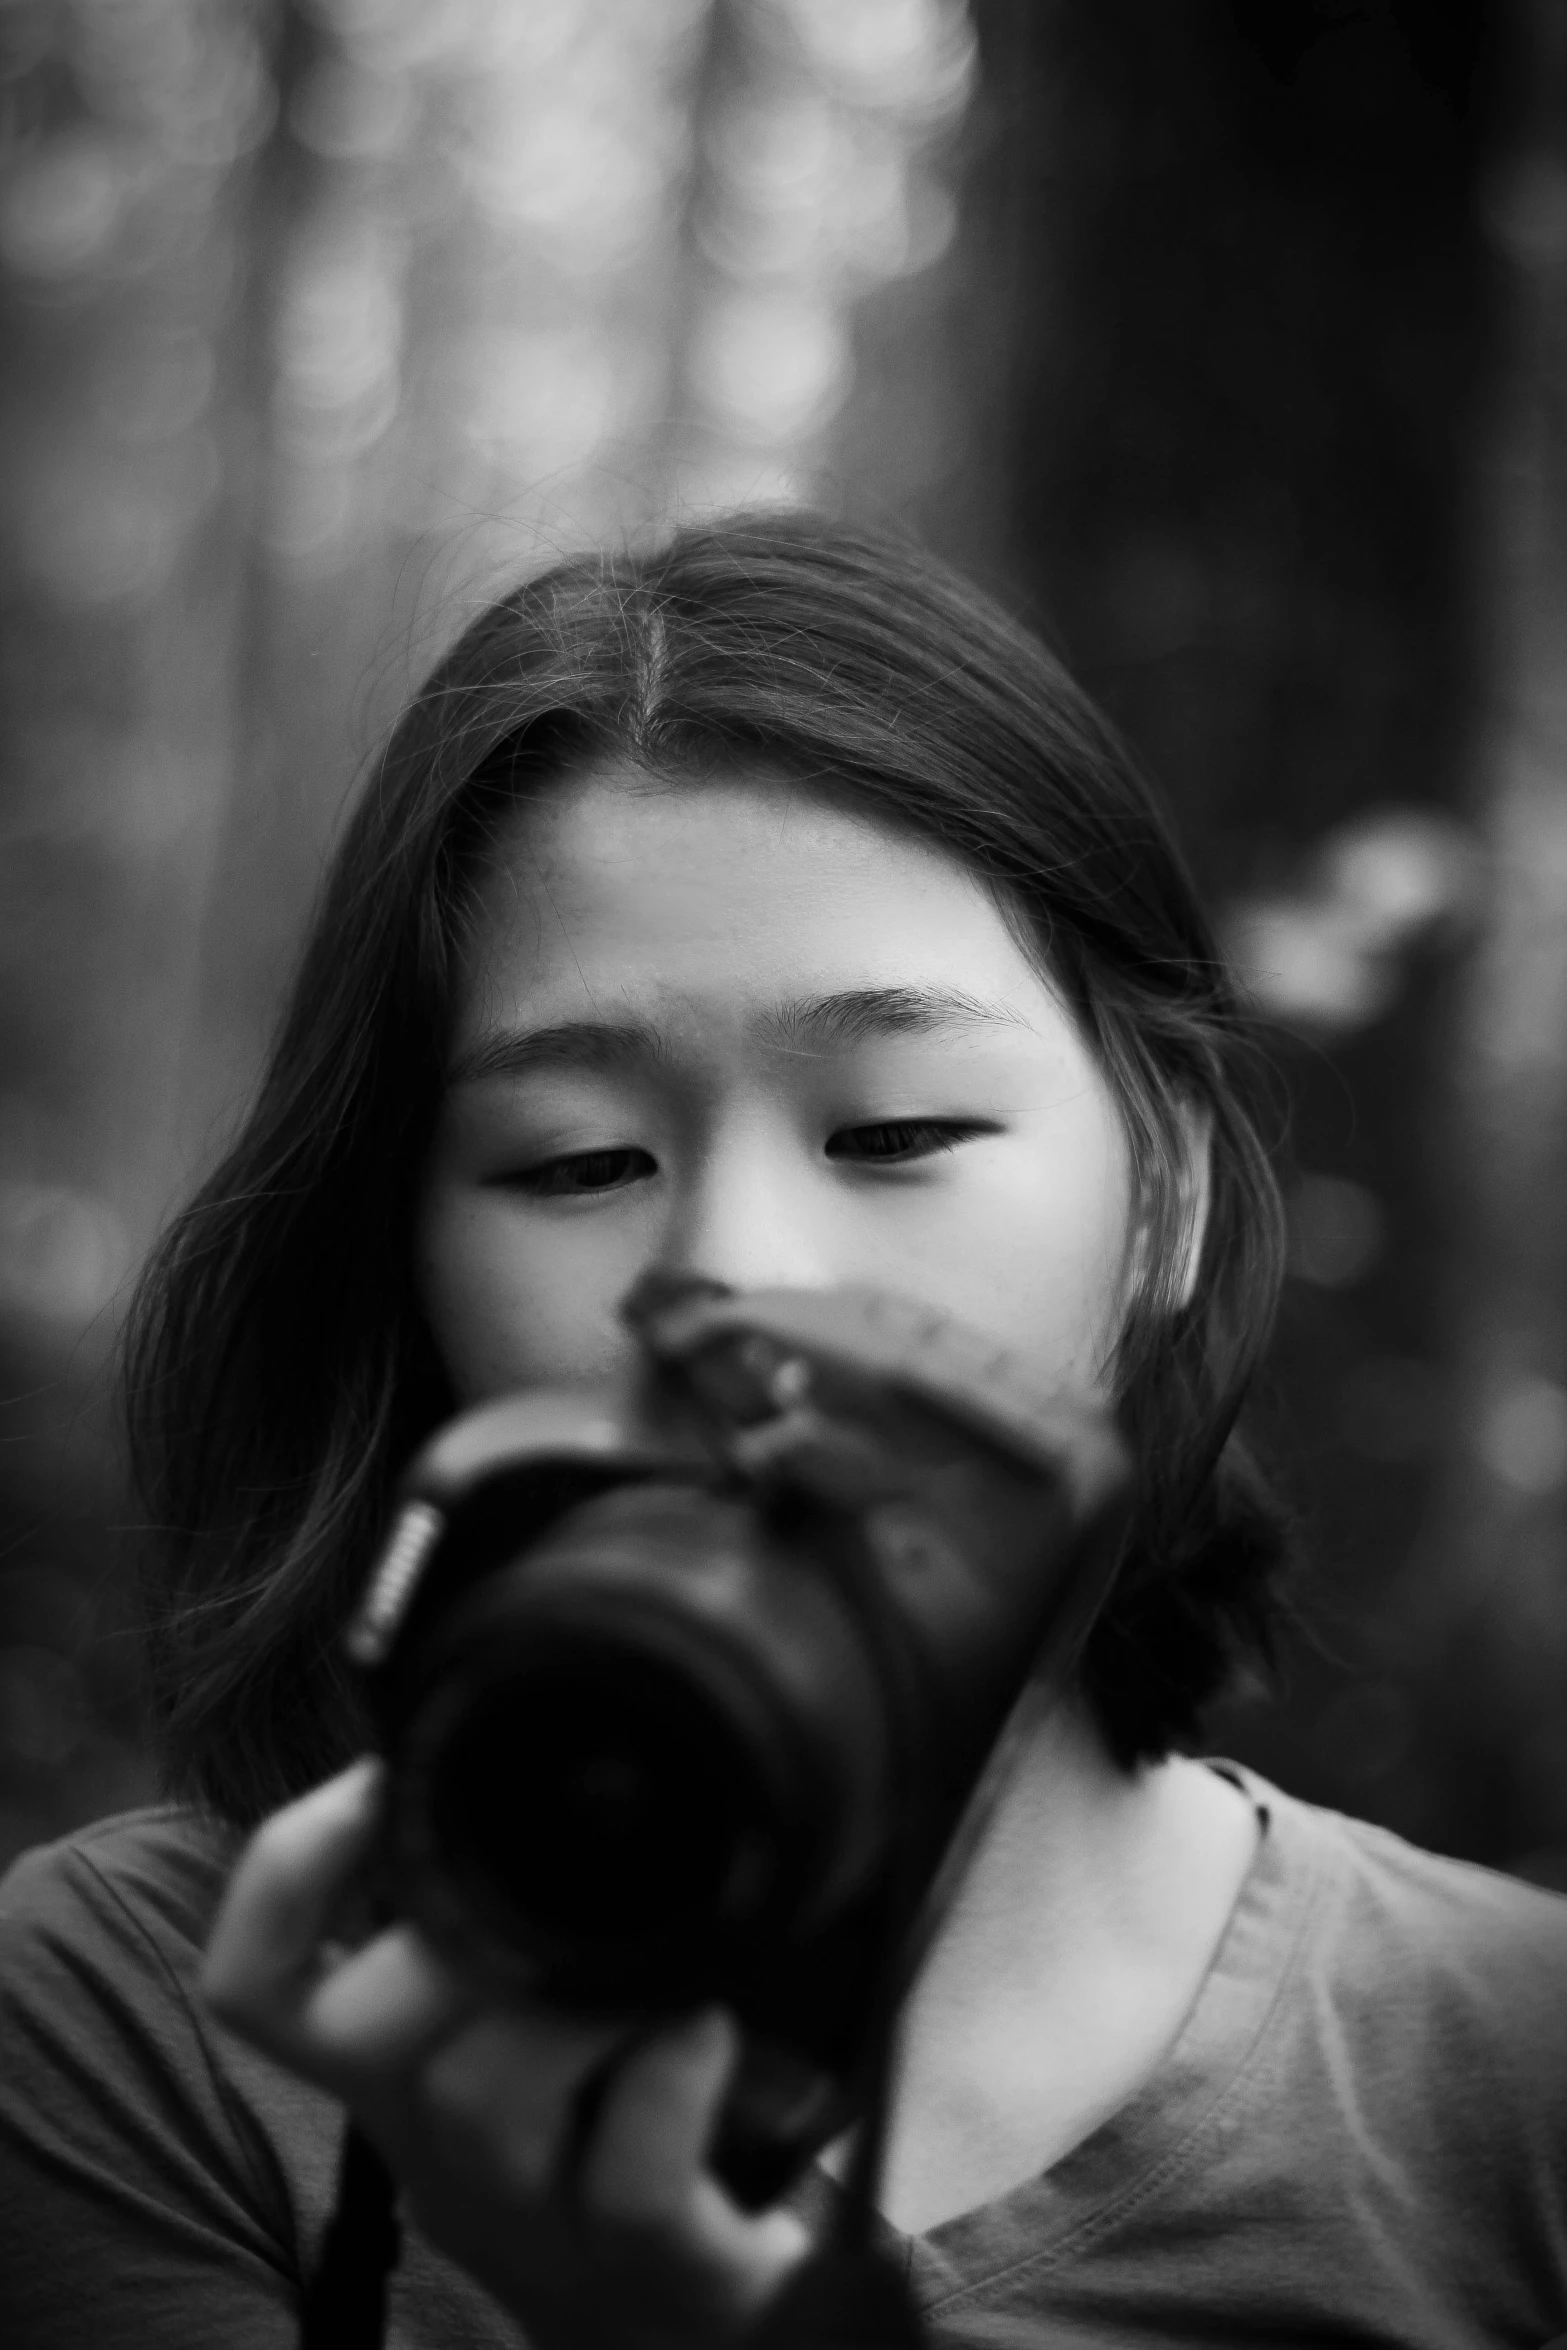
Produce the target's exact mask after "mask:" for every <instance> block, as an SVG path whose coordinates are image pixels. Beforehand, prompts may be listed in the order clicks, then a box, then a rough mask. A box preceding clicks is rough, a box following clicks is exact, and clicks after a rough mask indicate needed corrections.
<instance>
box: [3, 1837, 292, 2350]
mask: <svg viewBox="0 0 1567 2350" xmlns="http://www.w3.org/2000/svg"><path fill="white" fill-rule="evenodd" d="M159 1923H160V1921H159V1919H158V1917H157V1915H156V1914H154V1915H153V1916H151V1917H148V1916H146V1915H141V1914H138V1906H137V1904H136V1903H135V1902H134V1900H131V1899H127V1897H126V1894H125V1892H124V1891H123V1890H122V1889H120V1888H118V1887H117V1886H116V1885H115V1883H114V1881H113V1877H112V1873H110V1872H108V1871H105V1870H103V1869H102V1868H100V1867H97V1866H95V1864H94V1860H93V1858H92V1855H91V1846H90V1844H89V1845H86V1846H76V1845H65V1846H57V1847H54V1848H52V1849H51V1850H48V1851H44V1852H40V1853H36V1854H29V1855H28V1856H27V1857H26V1858H25V1859H24V1860H23V1861H21V1862H20V1863H18V1864H17V1866H16V1867H15V1868H14V1869H13V1870H12V1871H11V1874H10V1875H9V1877H8V1878H7V1879H6V1880H5V1883H4V1884H3V1886H0V2337H3V2339H4V2340H5V2341H6V2342H7V2343H10V2344H15V2345H18V2350H133V2346H134V2350H144V2346H145V2350H151V2346H152V2345H156V2346H157V2350H217V2346H219V2345H221V2346H222V2350H293V2345H294V2343H295V2342H296V2340H297V2336H298V2307H299V2302H298V2293H299V2253H298V2249H297V2229H296V2223H295V2215H294V2213H293V2212H292V2211H291V2208H290V2199H289V2193H288V2189H287V2187H286V2185H285V2182H284V2180H283V2178H282V2176H281V2172H280V2170H279V2166H278V2164H277V2162H276V2159H275V2156H273V2155H272V2154H271V2153H270V2152H269V2149H268V2147H267V2144H266V2141H265V2138H264V2136H263V2134H262V2133H261V2132H260V2131H259V2130H258V2129H257V2127H256V2126H255V2123H254V2120H253V2117H251V2116H250V2115H249V2114H248V2113H247V2110H246V2107H245V2103H244V2100H243V2097H242V2096H241V2094H240V2093H239V2092H238V2090H237V2089H236V2087H235V2085H234V2083H233V2081H232V2080H231V2079H228V2078H225V2075H224V2072H223V2070H222V2069H221V2068H220V2066H219V2064H218V2063H217V2062H216V2061H215V2056H214V2048H213V2043H212V2038H211V2034H212V2030H213V2027H212V2026H210V2025H209V2024H208V2023H207V2022H206V2019H205V2018H204V2016H202V2015H201V2014H200V2013H199V2012H198V2009H197V2006H196V2003H195V2000H194V1997H193V1995H192V1990H191V1984H190V1980H189V1976H190V1974H193V1971H194V1951H195V1949H196V1948H197V1947H198V1945H196V1944H192V1945H191V1952H192V1958H191V1965H190V1967H189V1968H188V1969H187V1968H185V1967H182V1965H181V1963H180V1946H179V1937H178V1935H177V1934H171V1935H168V1936H165V1935H162V1934H160V1932H159V1930H158V1929H159Z"/></svg>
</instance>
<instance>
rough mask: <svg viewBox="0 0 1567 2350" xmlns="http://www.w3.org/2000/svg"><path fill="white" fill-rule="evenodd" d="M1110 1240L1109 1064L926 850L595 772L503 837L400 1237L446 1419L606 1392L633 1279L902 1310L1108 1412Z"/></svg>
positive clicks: (751, 798) (751, 781) (836, 818)
mask: <svg viewBox="0 0 1567 2350" xmlns="http://www.w3.org/2000/svg"><path fill="white" fill-rule="evenodd" d="M1131 1220H1132V1186H1131V1178H1130V1164H1129V1155H1128V1150H1127V1144H1126V1139H1125V1135H1124V1131H1123V1128H1122V1125H1121V1121H1120V1118H1119V1116H1118V1114H1117V1111H1116V1108H1115V1105H1114V1102H1113V1100H1112V1097H1111V1095H1110V1092H1109V1089H1108V1087H1107V1085H1106V1083H1105V1081H1104V1079H1103V1077H1102V1076H1101V1075H1100V1074H1099V1071H1098V1069H1097V1068H1096V1066H1095V1064H1094V1062H1093V1061H1092V1059H1091V1058H1090V1056H1089V1054H1088V1052H1087V1050H1086V1048H1085V1046H1084V1044H1083V1042H1082V1040H1081V1038H1080V1037H1079V1035H1078V1033H1077V1030H1076V1027H1075V1025H1074V1023H1073V1021H1072V1020H1071V1019H1070V1017H1069V1016H1068V1014H1067V1013H1066V1011H1065V1010H1064V1009H1063V1007H1062V1005H1061V1004H1060V1003H1059V1002H1058V1001H1057V999H1056V996H1055V995H1054V993H1053V992H1052V990H1051V988H1050V987H1049V986H1048V985H1047V984H1046V982H1045V981H1044V980H1043V979H1042V978H1041V976H1040V974H1039V972H1038V971H1037V970H1036V969H1035V967H1034V965H1033V963H1032V962H1031V961H1030V959H1029V957H1028V956H1027V955H1026V954H1025V952H1024V951H1023V949H1022V947H1021V946H1020V945H1019V944H1018V942H1017V939H1016V938H1015V937H1014V935H1013V933H1012V930H1011V929H1010V927H1009V926H1008V923H1007V922H1006V920H1005V919H1004V917H1003V915H1002V914H1001V912H1000V911H999V910H998V907H997V905H996V903H995V902H994V900H993V899H992V898H991V896H990V895H989V893H988V892H987V890H986V888H985V887H984V885H983V883H981V882H980V881H978V880H977V879H976V878H975V877H974V876H973V875H971V874H970V873H969V872H968V870H967V869H966V868H965V867H964V866H962V865H960V864H958V863H957V862H956V861H955V860H953V859H952V858H950V857H948V856H946V855H945V854H944V853H943V852H942V851H941V850H940V849H939V848H937V847H936V846H935V845H934V844H931V845H926V844H925V843H922V842H921V841H919V840H917V839H914V838H912V837H906V836H904V835H903V834H901V833H899V832H896V831H891V830H886V829H884V828H883V827H882V826H881V825H880V824H878V823H877V822H876V821H874V819H872V818H870V817H867V816H864V815H856V814H852V813H850V812H848V811H847V810H846V809H844V808H841V807H835V806H832V805H830V804H827V803H825V802H823V801H821V800H819V799H817V798H815V797H813V796H810V795H809V794H807V793H805V792H803V791H801V790H799V789H798V788H796V787H793V786H791V785H789V784H788V783H786V782H783V781H780V780H776V779H772V778H769V777H767V776H766V775H765V774H763V775H759V774H757V773H755V772H752V771H748V770H737V771H735V772H733V773H730V774H720V775H717V776H714V777H704V778H703V779H702V780H700V781H693V782H691V783H689V784H687V783H679V782H677V783H664V782H654V781H650V780H649V779H648V778H647V777H646V776H644V775H642V774H640V773H639V772H636V771H634V770H632V769H629V768H623V767H621V766H618V765H615V764H609V763H605V764H602V765H598V766H593V767H590V768H587V769H585V770H584V771H582V772H580V773H579V774H578V775H576V776H575V777H573V778H572V779H570V780H568V781H567V782H565V783H563V784H562V785H561V786H560V787H559V788H558V789H556V790H555V791H553V792H552V793H550V794H549V795H547V796H546V798H545V799H544V800H543V801H542V802H541V803H540V804H539V805H538V806H537V807H536V808H534V809H533V810H531V811H529V812H527V813H526V814H525V815H524V816H521V817H519V820H518V822H517V824H516V826H515V829H514V830H513V832H512V833H511V835H510V836H509V838H507V839H506V840H505V841H504V842H503V844H502V848H501V850H500V852H499V853H498V854H497V856H496V858H495V861H494V864H493V866H492V869H491V871H490V873H489V875H488V877H487V881H486V884H485V887H484V890H483V894H482V901H481V906H480V918H479V922H478V925H477V928H476V932H475V938H474V946H473V950H472V953H471V957H470V964H469V969H468V973H467V979H466V986H465V989H464V993H463V999H462V1002H461V1006H460V1012H459V1017H458V1021H457V1026H456V1034H455V1037H454V1040H453V1048H452V1061H451V1076H450V1085H449V1090H448V1093H447V1097H446V1102H445V1106H444V1109H443V1112H442V1116H441V1121H440V1126H439V1130H438V1133H437V1138H436V1142H435V1146H434V1150H433V1153H432V1157H431V1162H430V1167H429V1173H428V1179H427V1184H426V1189H425V1194H424V1202H423V1209H422V1215H421V1222H420V1230H419V1282H420V1292H421V1296H422V1300H423V1303H424V1306H425V1309H426V1312H427V1314H428V1317H429V1321H430V1324H431V1327H432V1329H433V1331H434V1334H435V1338H436V1343H437V1345H438V1347H439V1349H440V1351H441V1354H442V1356H443V1358H444V1361H445V1363H446V1366H447V1369H448V1371H449V1373H450V1376H451V1380H452V1383H453V1386H454V1388H455V1391H456V1393H457V1396H458V1398H459V1400H460V1401H461V1402H463V1403H471V1402H476V1401H479V1400H481V1399H482V1398H484V1397H486V1396H490V1395H493V1394H496V1393H498V1392H500V1391H501V1390H503V1389H505V1388H509V1387H517V1386H525V1385H531V1384H536V1383H541V1382H543V1383H556V1382H560V1383H564V1382H577V1381H601V1380H611V1381H612V1380H615V1379H616V1378H617V1377H618V1376H619V1375H620V1374H621V1373H622V1372H623V1371H624V1370H625V1369H626V1367H627V1366H628V1364H629V1360H630V1358H631V1356H632V1354H633V1352H634V1341H633V1340H632V1338H631V1336H630V1334H629V1333H628V1331H627V1330H626V1329H625V1327H624V1326H623V1324H622V1323H621V1321H620V1319H619V1318H618V1312H617V1309H618V1308H619V1306H620V1305H621V1303H622V1301H623V1300H624V1299H625V1297H626V1295H627V1293H628V1292H629V1291H630V1289H631V1288H632V1286H633V1284H634V1283H635V1282H636V1281H637V1280H638V1278H639V1277H640V1276H641V1275H643V1274H644V1273H645V1272H647V1271H649V1270H650V1269H659V1270H663V1271H667V1272H669V1273H672V1274H678V1273H686V1274H693V1275H701V1276H705V1277H707V1278H709V1279H711V1280H715V1281H719V1282H723V1283H724V1284H726V1285H727V1286H729V1287H730V1288H733V1289H737V1290H746V1289H756V1288H762V1287H767V1288H773V1287H778V1286H791V1287H808V1288H828V1287H832V1286H835V1285H837V1284H839V1283H843V1282H851V1281H852V1282H870V1283H874V1284H876V1285H877V1286H879V1287H883V1288H889V1289H895V1290H900V1291H902V1292H903V1293H904V1294H905V1295H907V1296H909V1297H912V1298H915V1299H918V1300H920V1301H922V1302H925V1303H928V1304H931V1305H933V1306H938V1307H943V1308H946V1309H947V1310H948V1311H950V1312H952V1313H955V1314H957V1315H960V1316H962V1317H963V1318H964V1319H965V1320H967V1321H968V1322H970V1323H972V1324H976V1325H978V1326H979V1327H980V1328H982V1329H984V1330H985V1331H987V1332H989V1333H990V1334H992V1335H993V1336H994V1337H995V1338H997V1339H999V1340H1001V1341H1003V1342H1006V1343H1009V1344H1011V1345H1013V1346H1015V1347H1017V1348H1019V1349H1020V1350H1023V1351H1024V1352H1025V1353H1027V1354H1028V1355H1029V1356H1030V1357H1031V1358H1032V1360H1033V1361H1034V1363H1035V1364H1036V1365H1037V1366H1038V1368H1039V1370H1040V1372H1041V1373H1042V1374H1043V1375H1044V1377H1045V1378H1046V1379H1051V1380H1054V1379H1059V1380H1060V1381H1061V1382H1062V1383H1064V1384H1069V1385H1073V1386H1076V1387H1078V1388H1079V1389H1082V1390H1086V1391H1093V1392H1100V1393H1102V1392H1103V1390H1104V1383H1105V1373H1106V1368H1107V1363H1108V1358H1109V1355H1110V1353H1111V1350H1112V1348H1113V1346H1114V1342H1115V1337H1116V1334H1117V1331H1118V1329H1119V1326H1120V1321H1121V1317H1122V1312H1123V1306H1124V1291H1125V1285H1126V1278H1127V1272H1126V1269H1127V1263H1128V1258H1129V1256H1130V1254H1131V1251H1130V1249H1129V1246H1128V1243H1129V1237H1130V1232H1131Z"/></svg>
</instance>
